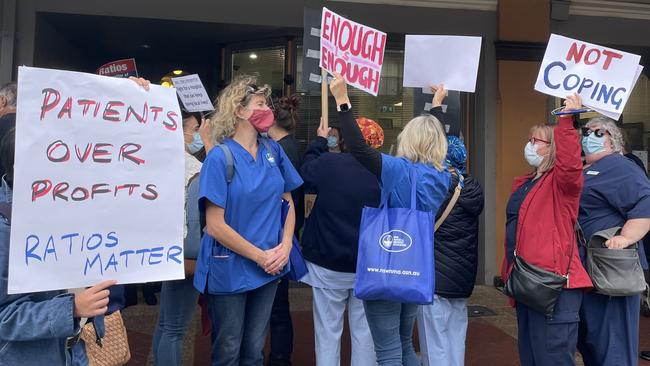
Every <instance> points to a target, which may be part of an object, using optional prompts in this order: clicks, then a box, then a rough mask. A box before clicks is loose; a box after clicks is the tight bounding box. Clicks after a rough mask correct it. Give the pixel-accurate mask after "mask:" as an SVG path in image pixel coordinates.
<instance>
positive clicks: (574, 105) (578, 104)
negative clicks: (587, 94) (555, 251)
mask: <svg viewBox="0 0 650 366" xmlns="http://www.w3.org/2000/svg"><path fill="white" fill-rule="evenodd" d="M580 108H582V98H581V97H580V95H579V94H578V93H573V95H568V96H567V97H566V100H565V101H564V109H562V111H563V112H571V111H577V110H579V109H580Z"/></svg>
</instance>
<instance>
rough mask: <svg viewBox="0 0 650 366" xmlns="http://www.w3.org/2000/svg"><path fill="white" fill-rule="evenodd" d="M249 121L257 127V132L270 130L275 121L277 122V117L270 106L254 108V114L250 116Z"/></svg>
mask: <svg viewBox="0 0 650 366" xmlns="http://www.w3.org/2000/svg"><path fill="white" fill-rule="evenodd" d="M248 122H250V124H251V125H253V127H255V129H256V130H257V132H260V133H262V132H268V131H269V128H271V126H273V122H275V117H274V116H273V111H272V110H270V109H268V108H266V109H255V110H253V114H252V115H251V116H250V117H249V118H248Z"/></svg>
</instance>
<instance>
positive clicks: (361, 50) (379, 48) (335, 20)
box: [320, 8, 386, 96]
mask: <svg viewBox="0 0 650 366" xmlns="http://www.w3.org/2000/svg"><path fill="white" fill-rule="evenodd" d="M385 48H386V33H384V32H381V31H378V30H376V29H374V28H370V27H368V26H365V25H363V24H359V23H357V22H353V21H351V20H348V19H345V18H343V17H341V16H340V15H338V14H336V13H334V12H332V11H331V10H329V9H327V8H323V17H322V21H321V31H320V49H321V51H320V66H321V67H322V68H324V69H325V70H327V71H328V72H329V73H331V74H333V73H334V72H338V73H339V74H341V75H342V76H343V78H345V80H346V82H347V83H348V84H350V85H352V86H354V87H356V88H359V89H361V90H363V91H365V92H368V93H370V94H372V95H374V96H376V95H377V93H378V91H379V80H380V76H381V67H382V65H383V64H384V50H385Z"/></svg>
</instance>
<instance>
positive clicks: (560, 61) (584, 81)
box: [535, 34, 641, 119]
mask: <svg viewBox="0 0 650 366" xmlns="http://www.w3.org/2000/svg"><path fill="white" fill-rule="evenodd" d="M640 59H641V57H640V56H639V55H634V54H631V53H628V52H623V51H619V50H616V49H613V48H609V47H604V46H599V45H596V44H592V43H587V42H583V41H579V40H575V39H571V38H567V37H563V36H560V35H557V34H551V37H550V39H549V41H548V46H547V47H546V53H545V54H544V59H543V61H542V66H541V68H540V70H539V74H538V75H537V81H536V82H535V90H537V91H540V92H542V93H545V94H549V95H553V96H556V97H559V98H566V96H567V95H571V94H573V93H578V94H579V95H580V96H581V97H582V103H583V104H584V105H585V106H588V107H592V108H594V109H596V110H598V111H603V112H605V113H606V114H607V115H609V116H611V117H614V118H616V119H618V117H620V114H621V113H622V112H623V108H624V107H625V103H626V102H627V99H628V98H629V95H630V92H631V91H632V88H633V87H634V81H635V75H636V74H637V71H638V68H639V61H640Z"/></svg>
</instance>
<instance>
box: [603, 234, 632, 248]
mask: <svg viewBox="0 0 650 366" xmlns="http://www.w3.org/2000/svg"><path fill="white" fill-rule="evenodd" d="M631 244H634V243H633V242H631V241H630V240H629V239H628V238H626V237H624V236H622V235H616V236H615V237H613V238H611V239H609V240H607V241H606V242H605V246H607V248H609V249H625V248H627V247H629V246H630V245H631Z"/></svg>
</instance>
